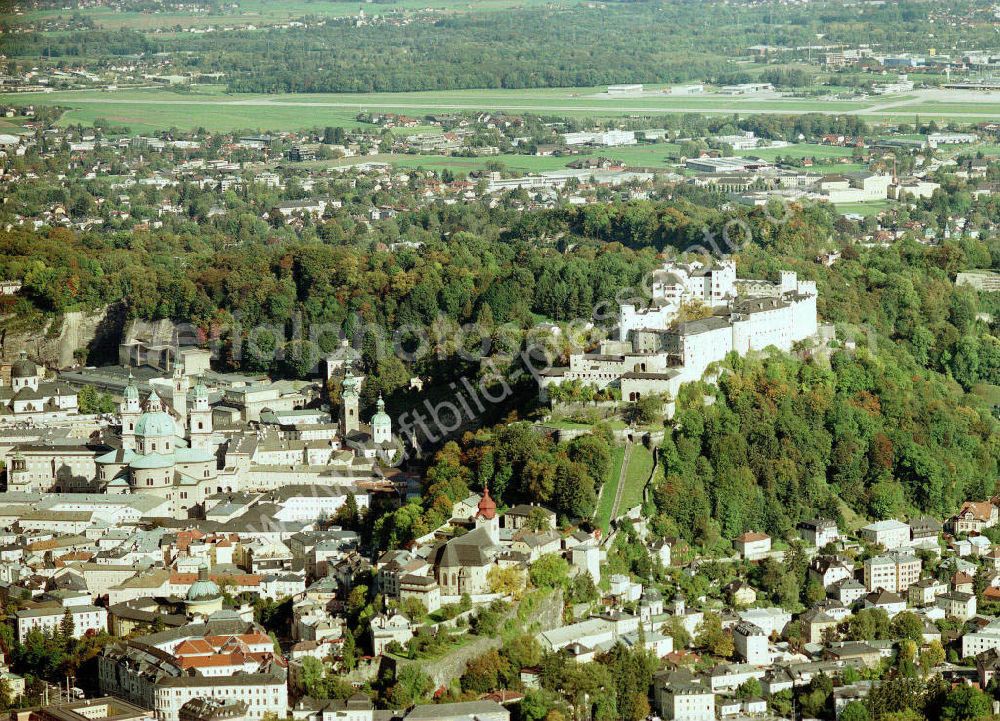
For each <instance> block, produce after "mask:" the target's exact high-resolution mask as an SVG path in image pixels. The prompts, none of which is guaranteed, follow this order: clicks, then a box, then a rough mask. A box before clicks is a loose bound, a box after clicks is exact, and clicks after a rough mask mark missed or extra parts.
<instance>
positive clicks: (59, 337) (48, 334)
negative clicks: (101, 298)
mask: <svg viewBox="0 0 1000 721" xmlns="http://www.w3.org/2000/svg"><path fill="white" fill-rule="evenodd" d="M124 328H125V309H124V308H123V307H122V306H120V305H111V306H107V307H105V308H101V309H99V310H96V311H92V312H85V311H74V312H71V313H66V314H65V315H63V316H56V317H54V318H50V319H49V320H48V321H47V322H46V323H44V324H43V325H40V326H39V327H38V328H33V329H31V330H30V331H20V330H19V331H12V330H0V361H2V362H8V363H9V362H10V361H12V360H15V359H16V358H17V357H18V355H19V354H20V353H21V351H22V350H23V351H27V353H28V355H29V356H30V357H31V358H32V359H33V360H36V361H39V362H41V363H43V364H45V365H47V366H49V367H53V368H66V367H68V366H72V365H74V364H75V363H77V362H78V361H77V359H76V358H75V357H74V353H75V352H76V351H77V350H78V349H81V351H82V352H85V353H86V355H85V356H84V358H83V362H85V363H86V364H88V365H103V364H107V363H117V362H118V344H119V343H120V342H121V339H122V333H123V330H124Z"/></svg>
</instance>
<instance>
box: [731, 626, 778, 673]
mask: <svg viewBox="0 0 1000 721" xmlns="http://www.w3.org/2000/svg"><path fill="white" fill-rule="evenodd" d="M733 645H734V646H735V648H736V653H737V655H738V656H739V657H740V658H741V659H743V660H744V661H746V662H747V663H749V664H752V665H754V666H763V665H765V664H768V663H771V654H770V653H769V652H768V650H767V648H768V639H767V636H766V635H765V634H764V631H763V630H761V628H760V626H757V625H756V624H753V623H750V622H749V621H740V622H739V623H738V624H736V628H734V629H733Z"/></svg>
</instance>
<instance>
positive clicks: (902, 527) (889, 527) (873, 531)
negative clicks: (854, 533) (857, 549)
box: [858, 519, 910, 551]
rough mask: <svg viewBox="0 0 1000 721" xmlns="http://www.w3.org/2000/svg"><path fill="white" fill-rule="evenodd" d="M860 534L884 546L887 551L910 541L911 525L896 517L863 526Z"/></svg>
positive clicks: (865, 538) (869, 541)
mask: <svg viewBox="0 0 1000 721" xmlns="http://www.w3.org/2000/svg"><path fill="white" fill-rule="evenodd" d="M858 535H860V536H861V538H863V539H864V540H865V541H867V542H868V543H873V544H876V545H879V546H882V548H884V549H885V550H887V551H891V550H893V549H895V548H901V547H903V546H906V545H909V543H910V527H909V526H908V525H907V524H905V523H903V522H902V521H897V520H895V519H889V520H886V521H876V522H875V523H871V524H869V525H867V526H865V527H864V528H862V529H861V530H860V531H859V532H858Z"/></svg>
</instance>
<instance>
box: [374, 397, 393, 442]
mask: <svg viewBox="0 0 1000 721" xmlns="http://www.w3.org/2000/svg"><path fill="white" fill-rule="evenodd" d="M375 407H376V409H377V410H376V411H375V415H373V416H372V443H388V442H390V441H391V440H392V418H390V417H389V414H388V413H386V412H385V401H384V400H382V394H381V393H379V396H378V402H377V403H376V404H375Z"/></svg>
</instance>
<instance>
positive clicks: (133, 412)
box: [119, 372, 142, 451]
mask: <svg viewBox="0 0 1000 721" xmlns="http://www.w3.org/2000/svg"><path fill="white" fill-rule="evenodd" d="M122 397H123V399H124V400H122V402H121V405H120V406H119V415H121V418H122V448H124V449H125V450H128V451H134V450H135V426H136V424H137V423H138V422H139V416H140V415H142V404H141V403H140V402H139V389H138V388H137V387H136V385H135V378H133V377H132V373H131V372H129V374H128V384H127V385H126V386H125V391H124V392H123V393H122Z"/></svg>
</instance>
